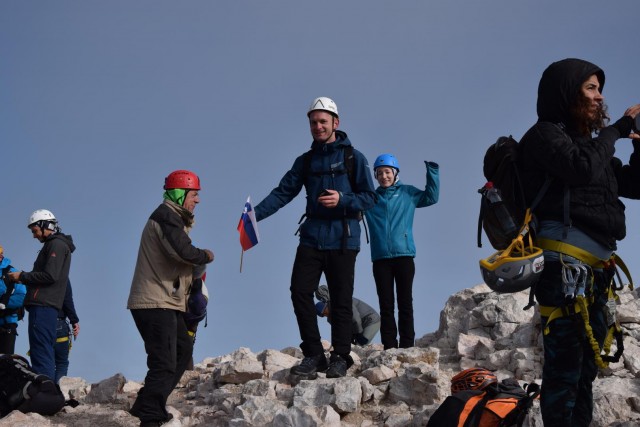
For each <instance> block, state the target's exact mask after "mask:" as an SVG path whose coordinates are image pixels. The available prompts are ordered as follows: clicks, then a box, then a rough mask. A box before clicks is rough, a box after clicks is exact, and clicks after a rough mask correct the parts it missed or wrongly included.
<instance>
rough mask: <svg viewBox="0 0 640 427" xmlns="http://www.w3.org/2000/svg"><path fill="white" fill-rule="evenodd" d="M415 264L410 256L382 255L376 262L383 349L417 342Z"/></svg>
mask: <svg viewBox="0 0 640 427" xmlns="http://www.w3.org/2000/svg"><path fill="white" fill-rule="evenodd" d="M415 273H416V267H415V264H414V262H413V258H412V257H409V256H405V257H397V258H386V259H380V260H377V261H374V262H373V278H374V279H375V281H376V290H377V292H378V302H379V303H380V339H381V340H382V345H383V346H384V349H385V350H387V349H389V348H397V347H398V332H399V333H400V343H399V346H400V348H409V347H413V346H414V341H415V336H416V334H415V330H414V326H413V277H414V276H415ZM396 294H397V296H398V325H397V326H396V318H395V295H396Z"/></svg>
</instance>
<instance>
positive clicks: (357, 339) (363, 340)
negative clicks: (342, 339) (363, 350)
mask: <svg viewBox="0 0 640 427" xmlns="http://www.w3.org/2000/svg"><path fill="white" fill-rule="evenodd" d="M368 342H369V340H368V339H367V337H365V336H364V335H362V334H356V335H354V336H353V344H358V345H365V344H367V343H368Z"/></svg>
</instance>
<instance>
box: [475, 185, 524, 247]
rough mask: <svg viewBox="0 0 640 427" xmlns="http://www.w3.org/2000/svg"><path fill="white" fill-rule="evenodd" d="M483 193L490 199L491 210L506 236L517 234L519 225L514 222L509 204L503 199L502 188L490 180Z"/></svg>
mask: <svg viewBox="0 0 640 427" xmlns="http://www.w3.org/2000/svg"><path fill="white" fill-rule="evenodd" d="M483 193H484V195H485V197H486V198H487V199H488V200H489V202H490V204H491V211H492V212H494V213H495V216H496V218H497V220H498V222H499V223H500V226H501V227H502V230H503V232H504V234H505V235H506V236H515V235H516V234H517V232H518V226H517V225H516V223H515V222H514V220H513V217H512V216H511V212H509V208H507V205H506V204H505V203H504V201H503V200H502V195H501V194H500V190H498V189H497V188H495V187H494V186H493V182H491V181H489V182H487V183H486V184H485V185H484V191H483Z"/></svg>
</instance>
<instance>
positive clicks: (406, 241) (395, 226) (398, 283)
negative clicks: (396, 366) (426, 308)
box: [365, 154, 440, 350]
mask: <svg viewBox="0 0 640 427" xmlns="http://www.w3.org/2000/svg"><path fill="white" fill-rule="evenodd" d="M424 164H425V167H426V184H425V187H424V190H420V189H419V188H416V187H414V186H413V185H408V184H403V183H402V181H400V179H399V177H398V174H399V173H400V165H399V163H398V160H397V159H396V158H395V156H394V155H393V154H381V155H379V156H378V157H377V158H376V161H375V162H374V163H373V173H374V175H375V178H376V180H377V181H378V184H380V186H379V187H378V188H376V194H377V195H378V203H376V205H375V206H374V207H373V208H371V209H369V210H368V211H366V212H365V215H366V217H367V223H368V224H369V230H371V261H372V262H373V277H374V279H375V281H376V291H377V293H378V302H379V304H380V318H381V319H382V324H381V326H380V338H381V340H382V345H383V347H384V349H385V350H387V349H390V348H397V347H400V348H409V347H413V345H414V342H415V335H416V333H415V328H414V325H413V277H414V276H415V272H416V267H415V263H414V262H413V259H414V258H415V256H416V245H415V243H414V240H413V218H414V214H415V211H416V209H417V208H424V207H427V206H431V205H434V204H436V203H438V198H439V196H440V167H439V166H438V164H437V163H435V162H428V161H425V162H424ZM396 294H397V296H398V324H397V325H396V318H395V300H396V298H395V296H396ZM398 337H399V338H400V339H399V340H398Z"/></svg>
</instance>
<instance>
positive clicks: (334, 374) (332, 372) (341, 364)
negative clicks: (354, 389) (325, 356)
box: [327, 354, 349, 378]
mask: <svg viewBox="0 0 640 427" xmlns="http://www.w3.org/2000/svg"><path fill="white" fill-rule="evenodd" d="M347 369H349V366H347V360H346V359H345V358H343V357H342V356H340V355H339V354H332V355H331V358H330V359H329V369H328V370H327V378H342V377H344V376H345V375H347Z"/></svg>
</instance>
